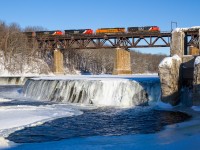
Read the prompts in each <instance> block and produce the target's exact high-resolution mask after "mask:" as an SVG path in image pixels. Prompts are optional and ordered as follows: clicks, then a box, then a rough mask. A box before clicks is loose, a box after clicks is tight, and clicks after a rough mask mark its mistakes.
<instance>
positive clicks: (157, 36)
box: [34, 31, 199, 50]
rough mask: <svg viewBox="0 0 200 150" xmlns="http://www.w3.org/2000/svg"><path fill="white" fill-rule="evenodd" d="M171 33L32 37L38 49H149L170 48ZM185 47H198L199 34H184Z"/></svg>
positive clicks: (192, 32) (193, 32) (195, 32)
mask: <svg viewBox="0 0 200 150" xmlns="http://www.w3.org/2000/svg"><path fill="white" fill-rule="evenodd" d="M171 35H172V34H171V32H159V33H157V32H155V33H154V32H153V33H152V32H146V33H145V32H140V33H123V34H112V35H103V34H102V35H101V34H100V35H98V34H97V35H95V34H94V35H71V36H70V35H61V36H55V35H50V36H36V37H34V38H35V40H36V41H37V43H38V46H39V48H40V49H46V50H54V49H55V48H60V49H101V48H123V49H129V48H150V47H170V42H171ZM185 35H186V36H185V41H186V42H185V43H186V44H187V46H191V45H198V38H199V33H198V32H197V31H190V32H186V33H185Z"/></svg>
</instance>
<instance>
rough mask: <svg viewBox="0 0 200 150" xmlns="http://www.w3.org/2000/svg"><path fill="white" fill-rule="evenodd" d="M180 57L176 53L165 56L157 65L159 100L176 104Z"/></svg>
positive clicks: (177, 100) (177, 99)
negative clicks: (159, 87)
mask: <svg viewBox="0 0 200 150" xmlns="http://www.w3.org/2000/svg"><path fill="white" fill-rule="evenodd" d="M181 62H182V61H181V58H180V57H179V56H178V55H174V56H173V57H167V58H165V59H164V60H163V61H162V62H161V63H160V64H159V67H158V70H159V76H160V81H161V91H162V96H161V100H162V101H163V102H165V103H170V104H172V105H177V104H178V102H179V91H178V90H179V69H180V65H181Z"/></svg>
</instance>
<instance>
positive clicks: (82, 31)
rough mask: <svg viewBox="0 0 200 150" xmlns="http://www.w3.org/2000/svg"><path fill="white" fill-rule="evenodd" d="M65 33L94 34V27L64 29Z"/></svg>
mask: <svg viewBox="0 0 200 150" xmlns="http://www.w3.org/2000/svg"><path fill="white" fill-rule="evenodd" d="M64 31H65V35H72V34H73V35H74V34H93V30H92V29H75V30H64Z"/></svg>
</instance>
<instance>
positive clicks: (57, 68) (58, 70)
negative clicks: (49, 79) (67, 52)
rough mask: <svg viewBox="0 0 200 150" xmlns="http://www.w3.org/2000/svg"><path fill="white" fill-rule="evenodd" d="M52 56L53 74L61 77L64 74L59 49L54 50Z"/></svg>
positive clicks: (61, 55)
mask: <svg viewBox="0 0 200 150" xmlns="http://www.w3.org/2000/svg"><path fill="white" fill-rule="evenodd" d="M53 54H54V55H53V56H54V70H53V71H54V74H56V75H59V74H60V75H62V74H64V66H63V54H62V52H61V51H60V50H59V49H55V50H54V52H53Z"/></svg>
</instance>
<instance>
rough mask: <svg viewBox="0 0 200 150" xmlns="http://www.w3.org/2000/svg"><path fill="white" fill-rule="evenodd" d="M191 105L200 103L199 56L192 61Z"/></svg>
mask: <svg viewBox="0 0 200 150" xmlns="http://www.w3.org/2000/svg"><path fill="white" fill-rule="evenodd" d="M192 99H193V100H192V101H193V105H194V106H199V105H200V56H198V57H197V58H196V59H195V62H194V80H193V98H192Z"/></svg>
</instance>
